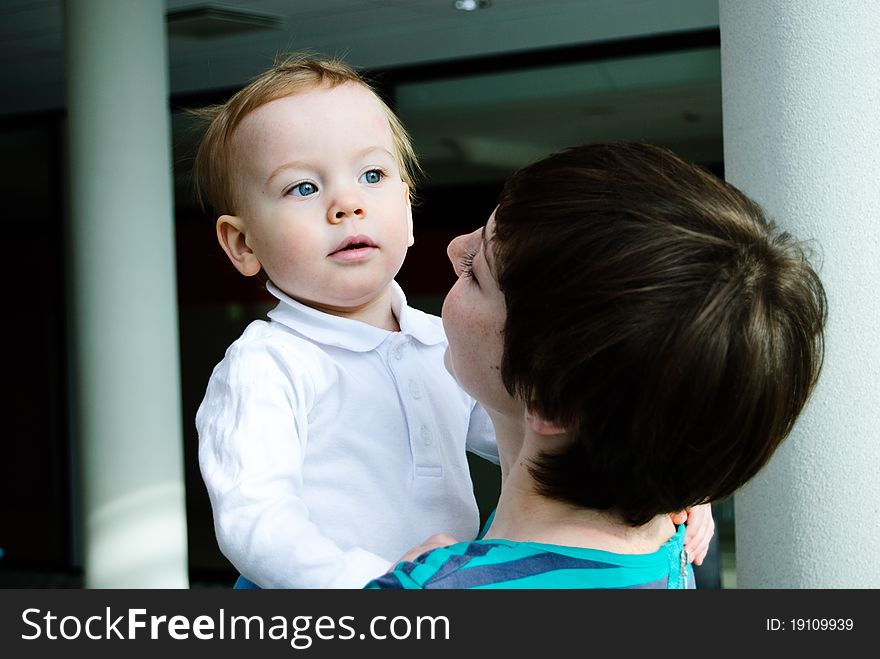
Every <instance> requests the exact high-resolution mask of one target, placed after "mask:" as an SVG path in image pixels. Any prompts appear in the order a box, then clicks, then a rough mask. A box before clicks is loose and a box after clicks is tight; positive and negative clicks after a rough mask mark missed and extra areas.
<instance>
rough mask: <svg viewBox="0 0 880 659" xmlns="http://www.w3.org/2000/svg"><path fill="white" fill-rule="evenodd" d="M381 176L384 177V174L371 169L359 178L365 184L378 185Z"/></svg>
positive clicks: (378, 170) (379, 170)
mask: <svg viewBox="0 0 880 659" xmlns="http://www.w3.org/2000/svg"><path fill="white" fill-rule="evenodd" d="M382 176H384V172H382V170H381V169H371V170H370V171H368V172H364V174H363V176H362V177H361V178H363V179H364V182H365V183H378V182H379V181H381V180H382Z"/></svg>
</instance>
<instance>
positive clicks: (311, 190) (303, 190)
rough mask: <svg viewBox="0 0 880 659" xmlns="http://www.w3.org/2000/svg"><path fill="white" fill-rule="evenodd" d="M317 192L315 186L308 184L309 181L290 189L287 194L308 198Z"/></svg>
mask: <svg viewBox="0 0 880 659" xmlns="http://www.w3.org/2000/svg"><path fill="white" fill-rule="evenodd" d="M317 191H318V186H317V185H315V184H314V183H310V182H309V181H303V182H302V183H297V184H296V185H294V186H293V187H292V188H290V190H288V191H287V194H292V195H294V196H295V197H308V196H309V195H313V194H315V193H316V192H317Z"/></svg>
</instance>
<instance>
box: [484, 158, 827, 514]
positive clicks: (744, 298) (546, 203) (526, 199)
mask: <svg viewBox="0 0 880 659" xmlns="http://www.w3.org/2000/svg"><path fill="white" fill-rule="evenodd" d="M495 222H496V226H495V236H494V239H493V241H492V243H491V247H492V249H493V250H494V256H495V263H496V265H495V268H496V276H497V278H498V283H499V286H500V288H501V290H502V292H503V293H504V296H505V299H506V303H507V321H506V326H505V330H504V359H503V363H502V377H503V379H504V383H505V385H506V386H507V388H508V390H510V391H511V392H512V393H514V394H515V395H518V396H520V397H521V398H522V399H523V400H524V401H525V402H526V404H527V405H528V406H529V407H530V409H532V410H533V411H534V412H536V413H539V414H540V415H541V416H543V417H544V418H546V419H548V420H551V421H554V422H556V423H557V424H560V425H563V426H564V427H566V428H567V429H569V431H570V436H571V437H572V442H571V444H570V447H569V448H568V449H567V450H566V451H565V452H564V453H561V454H560V453H554V454H544V455H543V456H542V457H541V459H539V460H538V461H537V462H536V463H535V464H534V465H533V466H532V473H533V475H534V476H535V477H536V480H537V481H538V483H539V485H540V487H541V488H542V491H543V493H544V494H545V495H547V496H551V497H554V498H557V499H560V500H563V501H566V502H569V503H572V504H574V505H576V506H579V507H586V508H593V509H599V510H614V511H617V512H619V513H620V514H621V516H622V517H623V518H624V519H625V520H627V521H628V522H629V523H631V524H633V525H639V524H643V523H645V522H647V521H649V520H650V519H651V518H652V517H654V516H655V515H658V514H661V513H667V512H671V511H677V510H681V509H683V508H684V507H686V506H690V505H695V504H699V503H703V502H706V501H712V500H716V499H721V498H724V497H727V496H729V495H731V494H732V493H733V492H734V491H735V490H736V489H738V488H739V487H740V486H741V485H743V484H744V483H745V482H746V481H747V480H749V479H750V478H751V477H752V476H754V475H755V474H756V473H757V472H758V471H759V470H760V469H761V468H762V467H763V466H764V465H765V464H766V463H767V461H768V460H769V459H770V457H771V456H772V455H773V452H774V451H775V450H776V448H777V447H778V446H779V444H780V443H781V442H782V440H783V439H784V438H785V437H786V435H787V434H788V433H789V431H790V430H791V428H792V425H793V424H794V422H795V420H796V419H797V417H798V415H799V414H800V412H801V410H802V409H803V406H804V404H805V403H806V401H807V399H808V397H809V395H810V393H811V391H812V389H813V386H814V384H815V382H816V379H817V377H818V374H819V370H820V368H821V364H822V355H823V327H824V322H825V316H826V301H825V293H824V290H823V287H822V284H821V282H820V280H819V277H818V276H817V274H816V273H815V271H814V270H813V268H812V267H811V266H810V264H809V262H808V260H807V257H806V255H805V252H804V250H803V248H802V247H801V245H800V244H799V243H797V242H796V241H795V240H794V239H793V238H792V237H791V236H789V235H788V234H786V233H781V232H778V231H777V230H776V229H775V228H774V225H773V224H772V223H771V222H769V221H768V220H767V219H766V218H765V216H764V213H763V212H762V210H761V209H760V207H759V206H758V205H757V204H755V203H754V202H752V201H751V200H749V199H748V198H747V197H746V196H745V195H744V194H742V193H741V192H740V191H738V190H737V189H736V188H734V187H733V186H731V185H729V184H727V183H725V182H724V181H722V180H720V179H718V178H717V177H715V176H714V175H712V174H710V173H708V172H706V171H704V170H702V169H700V168H698V167H696V166H694V165H691V164H689V163H687V162H685V161H683V160H681V159H680V158H678V157H676V156H675V155H673V154H672V153H670V152H669V151H666V150H664V149H660V148H658V147H653V146H649V145H643V144H595V145H589V146H583V147H578V148H573V149H569V150H567V151H564V152H561V153H559V154H556V155H553V156H550V157H548V158H546V159H544V160H542V161H540V162H537V163H535V164H533V165H530V166H528V167H526V168H524V169H522V170H520V171H519V172H517V173H516V174H515V175H514V176H513V177H512V178H511V179H510V180H509V181H508V183H507V184H506V186H505V188H504V190H503V192H502V194H501V198H500V202H499V207H498V209H497V211H496V214H495Z"/></svg>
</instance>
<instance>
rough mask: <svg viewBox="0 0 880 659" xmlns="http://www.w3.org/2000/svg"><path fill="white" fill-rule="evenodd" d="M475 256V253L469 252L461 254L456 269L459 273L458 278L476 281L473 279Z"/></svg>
mask: <svg viewBox="0 0 880 659" xmlns="http://www.w3.org/2000/svg"><path fill="white" fill-rule="evenodd" d="M476 255H477V253H476V252H471V251H467V252H465V253H464V254H462V257H461V260H460V261H459V262H458V269H459V271H460V272H461V274H460V275H459V276H460V277H463V278H464V279H473V280H474V281H476V277H474V257H476Z"/></svg>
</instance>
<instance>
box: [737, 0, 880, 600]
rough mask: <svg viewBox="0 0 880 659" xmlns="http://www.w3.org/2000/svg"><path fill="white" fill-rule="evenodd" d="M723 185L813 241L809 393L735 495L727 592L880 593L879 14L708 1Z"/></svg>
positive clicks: (857, 7) (871, 8) (865, 8)
mask: <svg viewBox="0 0 880 659" xmlns="http://www.w3.org/2000/svg"><path fill="white" fill-rule="evenodd" d="M720 24H721V66H722V87H723V109H724V162H725V171H726V177H727V179H728V180H729V181H730V182H731V183H733V184H734V185H736V186H737V187H739V188H741V189H742V190H743V191H744V192H746V193H747V194H749V195H750V196H751V197H753V198H754V199H755V200H757V201H758V202H759V203H761V204H762V205H763V206H764V208H765V209H766V210H767V212H768V213H769V214H770V215H771V216H773V217H774V218H775V219H776V220H777V221H778V223H779V224H780V225H781V226H782V227H783V228H785V229H787V230H790V231H791V232H792V233H793V234H795V235H796V236H797V237H799V238H802V239H814V240H815V242H816V246H817V248H818V255H819V257H820V259H819V260H820V262H821V268H820V270H819V273H820V276H821V278H822V281H823V283H824V284H825V287H826V292H827V294H828V299H829V321H828V325H827V333H826V354H825V365H824V369H823V372H822V375H821V378H820V382H819V386H818V388H817V390H816V392H815V394H814V396H813V399H812V401H811V402H810V403H808V407H807V409H806V411H805V413H804V414H803V416H802V417H801V419H800V421H799V422H798V424H797V425H796V427H795V429H794V431H793V432H792V434H791V435H790V437H789V439H788V440H787V441H786V443H785V444H783V447H782V449H781V450H780V451H779V453H778V454H777V455H776V456H775V457H774V459H773V460H772V462H771V463H770V465H768V467H767V468H766V469H765V470H764V471H763V472H762V473H760V474H759V475H758V477H757V478H756V479H755V480H754V481H752V483H750V484H749V485H747V486H746V488H745V489H744V490H743V491H742V492H741V493H740V494H738V495H737V497H736V561H737V587H741V588H878V587H880V561H878V560H877V559H878V557H880V513H878V511H880V504H878V501H880V477H878V474H880V441H878V440H880V430H878V429H880V75H878V71H880V37H878V35H880V3H878V2H876V0H810V1H809V2H803V1H802V0H770V1H768V0H721V3H720Z"/></svg>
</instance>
